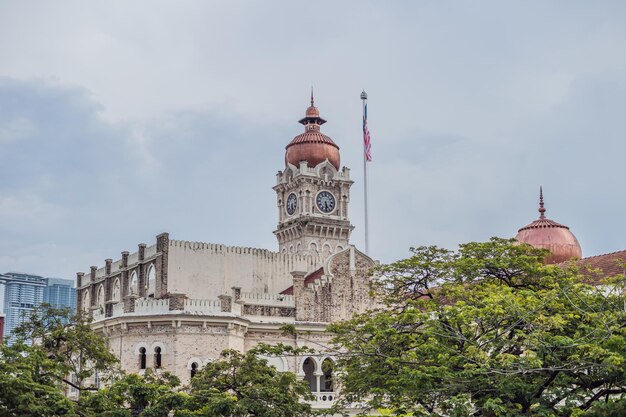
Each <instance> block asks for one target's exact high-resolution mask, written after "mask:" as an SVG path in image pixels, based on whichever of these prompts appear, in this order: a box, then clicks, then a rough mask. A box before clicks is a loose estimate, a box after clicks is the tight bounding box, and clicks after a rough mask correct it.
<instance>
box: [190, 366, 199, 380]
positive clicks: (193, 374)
mask: <svg viewBox="0 0 626 417" xmlns="http://www.w3.org/2000/svg"><path fill="white" fill-rule="evenodd" d="M197 372H198V364H197V363H195V362H194V363H192V364H191V377H192V378H193V377H194V376H196V373H197Z"/></svg>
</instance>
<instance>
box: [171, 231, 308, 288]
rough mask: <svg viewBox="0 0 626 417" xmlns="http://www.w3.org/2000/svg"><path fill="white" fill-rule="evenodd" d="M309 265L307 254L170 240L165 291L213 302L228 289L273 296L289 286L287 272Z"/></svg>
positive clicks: (306, 268)
mask: <svg viewBox="0 0 626 417" xmlns="http://www.w3.org/2000/svg"><path fill="white" fill-rule="evenodd" d="M311 263H312V260H311V258H310V257H309V256H307V255H297V254H281V253H278V252H272V251H269V250H267V249H257V248H246V247H238V246H226V245H220V244H213V243H203V242H188V241H182V240H170V241H169V258H168V283H167V288H168V292H170V293H178V294H186V295H187V296H188V297H189V298H195V299H198V298H200V299H215V298H217V297H218V296H219V295H225V294H226V295H227V294H230V293H231V288H232V287H240V288H241V290H242V291H243V292H247V293H263V294H264V293H274V294H276V293H279V292H281V291H282V290H284V289H285V288H288V287H290V286H291V285H292V278H291V271H295V270H309V269H310V268H311Z"/></svg>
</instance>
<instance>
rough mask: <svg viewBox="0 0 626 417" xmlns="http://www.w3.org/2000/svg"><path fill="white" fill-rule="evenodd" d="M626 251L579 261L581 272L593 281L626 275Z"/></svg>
mask: <svg viewBox="0 0 626 417" xmlns="http://www.w3.org/2000/svg"><path fill="white" fill-rule="evenodd" d="M625 264H626V250H622V251H618V252H612V253H606V254H604V255H598V256H590V257H588V258H583V259H581V260H580V261H578V265H579V266H580V267H581V272H582V273H583V274H584V275H586V276H587V277H589V278H591V279H592V280H593V281H599V280H601V279H602V278H606V277H612V276H615V275H618V274H624V273H626V269H625V267H624V265H625Z"/></svg>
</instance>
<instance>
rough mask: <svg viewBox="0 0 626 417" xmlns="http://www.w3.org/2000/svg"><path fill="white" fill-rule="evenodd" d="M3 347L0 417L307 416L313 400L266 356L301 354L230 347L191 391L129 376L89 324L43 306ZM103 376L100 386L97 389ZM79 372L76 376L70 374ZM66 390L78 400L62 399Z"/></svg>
mask: <svg viewBox="0 0 626 417" xmlns="http://www.w3.org/2000/svg"><path fill="white" fill-rule="evenodd" d="M14 335H15V342H14V343H13V344H12V345H11V346H9V345H6V344H3V345H0V417H4V416H24V417H48V416H50V417H52V416H69V417H74V416H81V417H96V416H98V417H100V416H103V417H167V416H170V415H172V414H171V413H174V414H173V415H175V416H179V417H192V416H193V417H217V416H232V417H240V416H241V417H244V416H257V417H296V416H298V417H306V416H309V415H313V414H314V412H313V411H312V409H311V406H310V404H309V403H307V400H312V399H313V396H312V394H311V392H310V390H309V388H308V385H307V383H306V382H304V381H300V380H298V379H297V378H296V375H295V374H294V373H291V372H278V371H277V370H276V368H274V367H272V366H270V365H268V364H267V361H266V360H265V359H263V356H272V355H281V354H285V353H289V354H298V353H300V352H301V351H302V349H296V348H290V347H288V346H282V345H278V346H265V345H259V346H257V347H255V348H253V349H251V350H249V351H248V352H246V353H240V352H237V351H234V350H227V351H224V352H223V353H222V356H221V357H220V358H219V359H216V360H214V361H211V362H209V363H208V364H207V365H206V366H205V367H204V368H202V369H200V370H198V372H197V373H196V374H195V376H194V377H193V378H192V381H191V384H190V386H187V387H182V386H180V381H179V379H178V378H177V377H175V376H173V375H171V374H169V373H167V372H164V371H162V370H156V371H153V370H150V369H147V370H146V371H145V372H144V373H143V374H142V375H138V374H125V373H123V372H122V371H121V370H120V369H119V366H118V361H117V359H116V358H115V356H114V355H112V354H111V353H110V351H109V349H108V346H107V342H106V339H105V338H104V337H103V336H102V335H100V334H98V333H95V332H94V331H93V330H92V329H91V326H90V319H89V318H88V317H85V316H81V315H75V314H73V313H72V312H71V311H70V310H67V309H55V308H51V307H49V306H43V307H42V308H40V309H38V310H37V311H35V312H34V313H33V314H32V315H31V316H30V317H29V319H28V320H27V321H25V323H24V324H22V325H21V326H20V327H19V328H18V329H16V331H15V333H14ZM96 372H98V373H99V374H100V375H101V376H106V380H105V384H103V386H102V387H99V386H95V385H94V384H93V380H94V376H95V374H96ZM70 375H73V376H74V377H73V378H72V377H70ZM68 387H73V388H74V389H76V390H78V391H80V392H81V395H80V397H79V398H78V399H74V400H72V399H70V398H67V397H66V396H65V395H64V392H65V391H66V390H67V389H68Z"/></svg>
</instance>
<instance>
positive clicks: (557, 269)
mask: <svg viewBox="0 0 626 417" xmlns="http://www.w3.org/2000/svg"><path fill="white" fill-rule="evenodd" d="M546 255H547V252H546V251H545V250H540V249H535V248H533V247H531V246H528V245H525V244H517V243H516V242H515V241H513V240H505V239H498V238H493V239H491V240H490V241H489V242H485V243H468V244H463V245H460V248H459V250H458V251H455V252H453V251H448V250H445V249H441V248H437V247H433V246H430V247H419V248H414V249H412V256H411V257H410V258H408V259H405V260H401V261H398V262H395V263H393V264H390V265H386V266H382V267H380V269H379V270H378V271H377V274H376V276H377V278H376V279H375V281H376V284H375V285H376V287H377V288H376V291H377V292H378V293H379V294H380V297H381V299H382V301H383V304H384V307H382V308H380V309H379V310H377V311H375V312H369V313H367V314H363V315H360V316H357V317H355V318H354V319H352V320H349V321H346V322H343V323H338V324H333V325H331V326H330V330H331V331H332V332H334V333H335V337H334V343H335V344H336V348H337V349H338V350H342V351H343V352H345V354H344V355H342V356H341V358H340V359H339V361H338V364H337V366H338V368H339V369H340V371H341V372H340V373H339V375H340V376H341V386H342V395H343V401H344V402H345V403H363V404H366V405H367V406H369V407H371V408H374V409H378V410H385V411H386V412H389V413H392V414H396V415H413V416H433V417H434V416H454V417H462V416H477V417H478V416H481V417H487V416H489V417H496V416H497V417H512V416H530V415H532V416H554V417H561V416H582V415H588V416H609V415H615V416H618V415H622V414H621V411H623V410H624V409H626V406H625V404H626V403H625V400H624V399H623V398H624V393H626V366H625V365H626V342H625V339H624V336H625V334H626V329H625V327H626V315H625V312H624V297H623V293H622V288H623V284H624V283H623V277H615V278H611V279H607V280H606V281H605V282H603V283H602V284H603V285H602V286H598V285H589V284H587V283H586V282H585V280H584V275H582V274H581V273H580V271H579V270H578V268H577V266H576V264H569V265H545V264H544V262H543V260H544V259H545V257H546ZM620 410H621V411H620Z"/></svg>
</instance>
